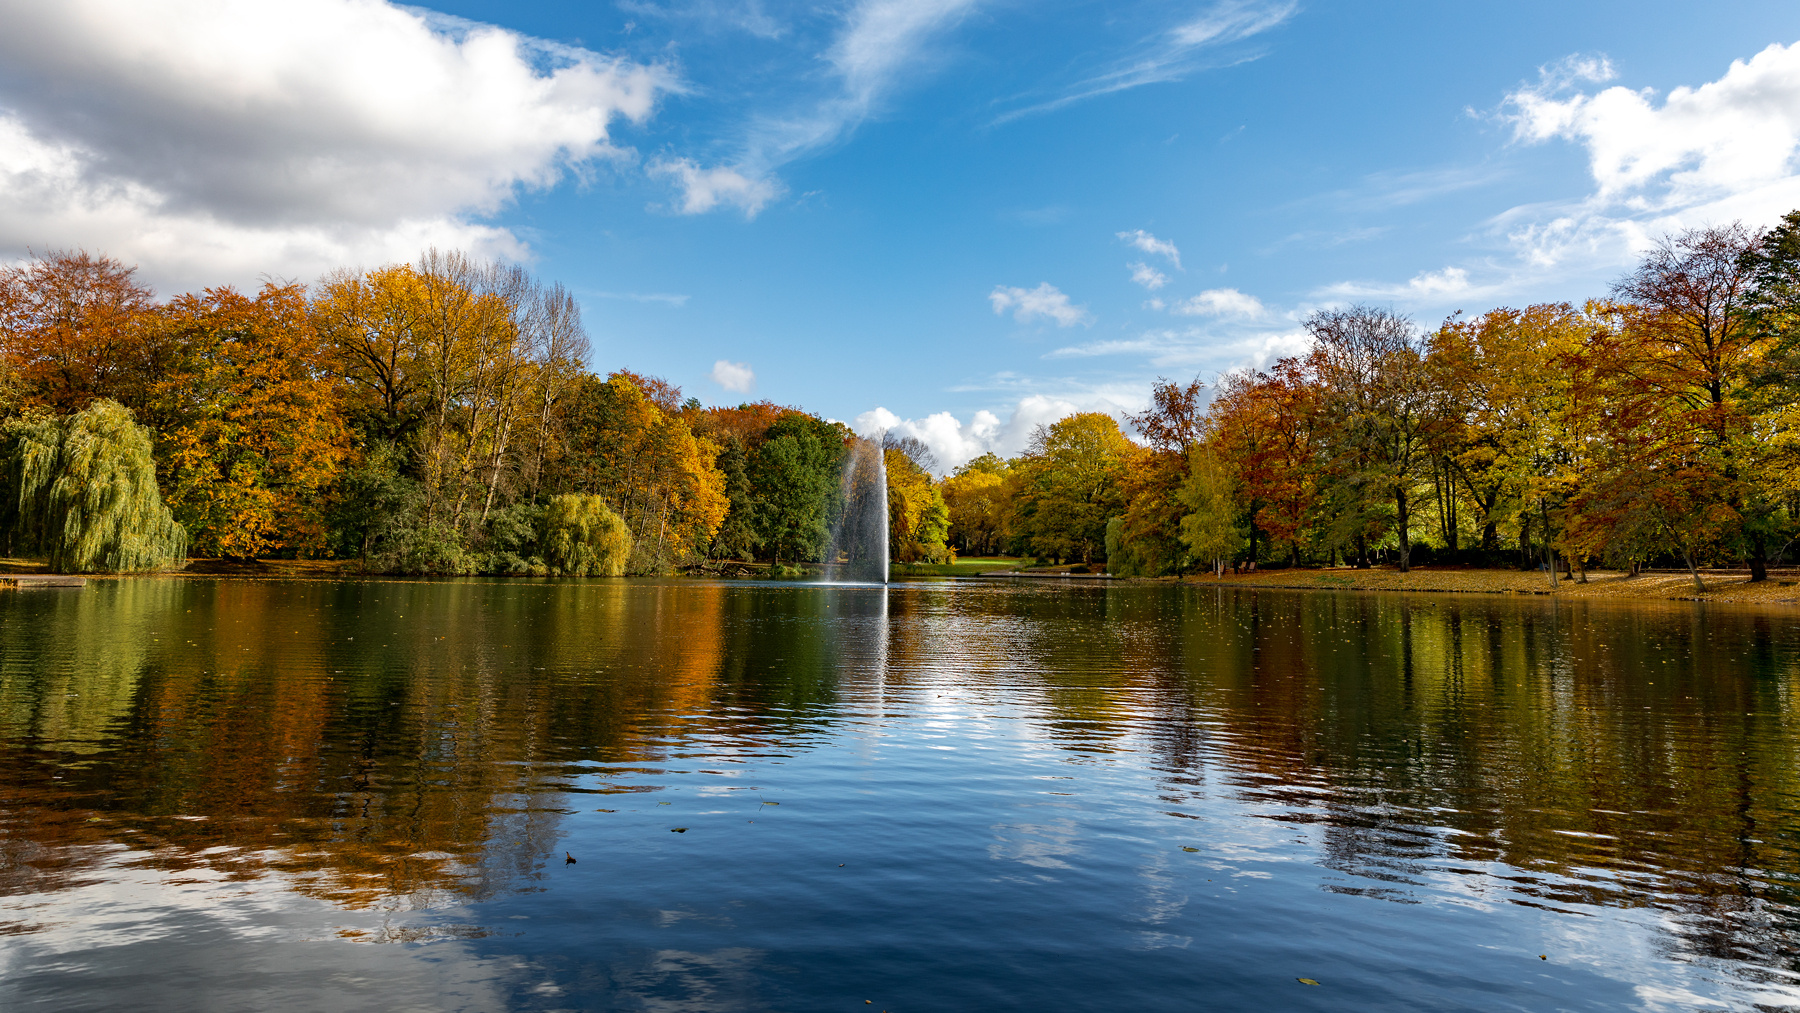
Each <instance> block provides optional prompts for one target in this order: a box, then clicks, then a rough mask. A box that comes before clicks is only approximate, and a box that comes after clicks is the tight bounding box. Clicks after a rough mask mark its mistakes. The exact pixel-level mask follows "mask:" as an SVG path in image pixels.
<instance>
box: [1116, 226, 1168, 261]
mask: <svg viewBox="0 0 1800 1013" xmlns="http://www.w3.org/2000/svg"><path fill="white" fill-rule="evenodd" d="M1119 238H1120V239H1123V240H1125V241H1126V242H1127V243H1130V244H1131V245H1132V246H1133V247H1134V248H1136V249H1139V250H1142V251H1144V252H1145V253H1150V254H1155V255H1157V256H1162V257H1167V258H1169V262H1170V263H1172V264H1174V265H1175V267H1176V269H1177V270H1179V269H1180V268H1181V251H1180V250H1178V249H1176V248H1175V244H1174V243H1171V242H1169V241H1168V240H1166V239H1158V238H1156V237H1155V236H1153V235H1151V234H1150V233H1148V232H1145V231H1144V230H1143V229H1132V230H1131V231H1129V232H1121V233H1119Z"/></svg>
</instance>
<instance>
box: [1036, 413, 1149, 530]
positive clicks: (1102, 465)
mask: <svg viewBox="0 0 1800 1013" xmlns="http://www.w3.org/2000/svg"><path fill="white" fill-rule="evenodd" d="M1138 451H1139V448H1138V447H1137V445H1135V444H1133V443H1132V442H1131V441H1130V440H1129V439H1126V437H1125V434H1124V433H1123V432H1121V431H1120V429H1119V424H1118V423H1117V422H1115V421H1114V420H1113V418H1112V416H1110V415H1106V414H1103V413H1100V412H1082V413H1079V414H1075V415H1070V416H1069V417H1067V418H1065V419H1062V420H1060V421H1058V422H1055V423H1053V424H1051V425H1049V426H1040V427H1038V429H1037V431H1036V432H1034V433H1033V434H1032V438H1031V444H1030V446H1029V447H1028V448H1027V450H1026V452H1025V454H1024V455H1023V456H1022V457H1021V458H1020V459H1019V460H1018V461H1017V462H1016V463H1015V464H1014V465H1013V471H1014V473H1015V475H1016V476H1017V483H1018V485H1017V492H1016V498H1015V505H1014V510H1015V520H1014V523H1015V524H1016V525H1017V530H1018V532H1019V534H1020V535H1022V536H1023V537H1024V538H1025V540H1026V542H1027V544H1028V545H1029V546H1030V547H1031V550H1032V551H1033V552H1036V553H1038V554H1039V555H1041V556H1047V557H1051V558H1055V559H1080V560H1081V561H1082V562H1084V563H1087V562H1091V561H1092V560H1093V559H1094V557H1095V556H1096V555H1097V554H1098V553H1100V552H1101V551H1103V550H1104V548H1105V545H1106V525H1107V522H1108V521H1109V520H1111V519H1112V518H1113V517H1116V516H1118V515H1119V514H1120V513H1121V512H1122V511H1123V510H1124V507H1125V497H1124V492H1123V488H1122V485H1121V482H1122V480H1123V478H1124V476H1125V471H1126V468H1127V466H1128V465H1129V463H1130V462H1131V461H1132V460H1133V459H1134V458H1135V457H1136V455H1137V453H1138Z"/></svg>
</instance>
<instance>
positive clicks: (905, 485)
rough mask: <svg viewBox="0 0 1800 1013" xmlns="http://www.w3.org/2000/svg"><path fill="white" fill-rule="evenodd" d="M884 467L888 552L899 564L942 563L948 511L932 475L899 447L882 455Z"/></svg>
mask: <svg viewBox="0 0 1800 1013" xmlns="http://www.w3.org/2000/svg"><path fill="white" fill-rule="evenodd" d="M882 453H883V456H884V457H885V459H886V464H887V486H888V487H887V500H888V552H889V555H890V556H891V558H893V559H894V560H895V561H897V562H902V563H944V562H948V561H949V559H950V551H949V547H948V546H947V545H945V542H944V540H945V537H946V536H947V535H948V534H949V533H950V508H949V507H948V506H947V505H945V503H944V494H943V493H942V492H940V491H939V490H938V487H937V483H935V482H933V481H932V480H931V473H930V472H928V471H926V470H925V469H924V468H923V467H921V466H920V465H919V463H918V462H917V461H915V460H914V459H913V457H912V456H911V455H910V454H908V453H907V452H906V450H905V449H902V448H901V447H889V448H885V449H884V450H883V451H882Z"/></svg>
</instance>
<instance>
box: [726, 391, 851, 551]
mask: <svg viewBox="0 0 1800 1013" xmlns="http://www.w3.org/2000/svg"><path fill="white" fill-rule="evenodd" d="M849 439H850V432H849V430H847V429H845V428H844V427H843V426H841V425H837V424H834V423H829V422H826V421H824V420H823V419H817V418H814V417H812V416H810V415H803V414H801V413H799V412H793V413H790V414H787V415H783V416H782V417H781V418H779V419H777V420H776V421H775V423H774V424H773V425H771V426H769V429H768V433H767V438H766V439H764V440H763V443H762V445H761V446H759V447H757V448H756V452H755V453H754V454H753V455H752V457H751V463H750V482H751V485H752V487H753V488H754V489H755V491H756V499H757V505H756V515H757V516H756V522H757V524H756V527H757V537H758V540H759V541H761V543H762V547H763V550H764V551H765V552H766V553H767V554H768V556H769V558H770V559H771V560H772V561H774V562H777V563H779V562H783V561H786V562H795V561H799V560H816V559H818V558H819V557H820V556H821V555H822V554H823V553H824V551H825V543H826V540H827V539H828V538H829V537H830V535H831V522H832V521H833V520H834V519H836V517H837V514H838V511H839V509H840V507H841V503H842V499H843V483H842V480H841V472H842V469H843V464H844V455H845V454H847V453H848V450H847V441H848V440H849Z"/></svg>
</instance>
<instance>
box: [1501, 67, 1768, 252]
mask: <svg viewBox="0 0 1800 1013" xmlns="http://www.w3.org/2000/svg"><path fill="white" fill-rule="evenodd" d="M1613 76H1614V72H1613V69H1612V67H1611V65H1610V64H1608V63H1607V62H1606V61H1605V60H1604V59H1603V58H1594V57H1588V58H1571V59H1569V60H1565V61H1563V62H1562V63H1560V64H1558V65H1556V66H1553V67H1548V68H1545V69H1544V70H1543V72H1542V73H1541V75H1540V77H1541V79H1540V81H1539V82H1538V83H1537V84H1535V85H1532V86H1528V87H1525V88H1521V89H1519V90H1518V91H1515V92H1513V93H1512V94H1510V95H1508V96H1507V98H1506V101H1505V103H1504V104H1503V105H1502V112H1501V115H1502V116H1503V117H1504V118H1506V119H1507V120H1509V121H1510V122H1511V123H1512V126H1513V130H1514V136H1515V138H1516V139H1517V140H1519V141H1521V142H1523V143H1527V144H1538V143H1544V142H1548V141H1551V140H1564V141H1571V142H1574V143H1576V144H1579V145H1581V146H1582V147H1583V148H1584V149H1586V152H1587V155H1588V167H1589V172H1590V174H1591V175H1592V178H1593V181H1594V184H1595V190H1594V192H1593V193H1592V194H1590V195H1588V196H1587V197H1586V198H1584V199H1582V200H1580V201H1578V202H1574V203H1565V204H1552V205H1540V206H1533V207H1524V208H1515V209H1513V210H1512V211H1510V212H1508V213H1507V214H1505V215H1502V216H1500V217H1499V218H1497V219H1496V221H1495V224H1496V225H1497V226H1498V227H1500V228H1502V229H1504V230H1506V232H1507V235H1508V237H1509V238H1510V239H1511V240H1512V241H1513V242H1514V244H1515V246H1516V247H1517V248H1518V249H1519V251H1520V253H1521V254H1522V255H1523V257H1524V258H1525V261H1526V263H1527V265H1528V266H1529V267H1531V268H1535V269H1539V270H1543V269H1548V268H1553V267H1556V266H1557V265H1559V264H1562V263H1566V262H1569V261H1572V260H1578V259H1579V260H1601V261H1604V262H1606V263H1608V264H1612V265H1616V264H1618V263H1622V262H1628V261H1629V260H1630V259H1631V258H1632V257H1634V256H1635V255H1636V254H1637V253H1638V252H1639V251H1641V250H1642V249H1643V248H1644V247H1645V246H1646V245H1648V243H1649V242H1651V241H1652V240H1653V239H1654V238H1655V236H1657V235H1658V234H1660V233H1663V232H1666V231H1669V230H1672V229H1678V228H1682V227H1686V226H1691V225H1697V224H1703V223H1707V222H1722V221H1729V220H1732V219H1744V220H1746V221H1749V222H1752V223H1759V224H1760V223H1764V222H1768V221H1770V220H1772V219H1774V218H1775V217H1777V216H1779V215H1780V214H1782V213H1784V212H1786V211H1789V210H1791V209H1793V208H1794V207H1796V206H1800V164H1797V155H1800V43H1797V44H1795V45H1792V46H1782V45H1772V46H1769V47H1768V48H1767V49H1764V50H1763V51H1762V52H1760V53H1758V54H1756V55H1755V56H1754V57H1752V58H1751V59H1749V60H1748V61H1744V60H1737V61H1733V62H1732V64H1731V66H1730V67H1729V68H1728V69H1727V70H1726V71H1725V73H1724V75H1723V76H1722V77H1720V78H1719V79H1718V80H1716V81H1712V82H1708V83H1706V84H1702V85H1700V86H1699V87H1678V88H1676V89H1674V90H1673V91H1671V92H1669V94H1668V95H1667V97H1666V98H1664V99H1663V100H1662V101H1661V102H1660V103H1659V102H1658V101H1657V100H1656V95H1655V93H1654V92H1653V91H1651V90H1648V89H1645V90H1641V91H1633V90H1631V89H1628V88H1624V87H1619V86H1614V87H1611V88H1606V89H1603V90H1601V91H1599V92H1597V93H1593V94H1589V93H1587V92H1584V91H1582V90H1580V86H1581V85H1582V84H1584V83H1594V82H1600V81H1604V80H1608V79H1610V78H1611V77H1613Z"/></svg>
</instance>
